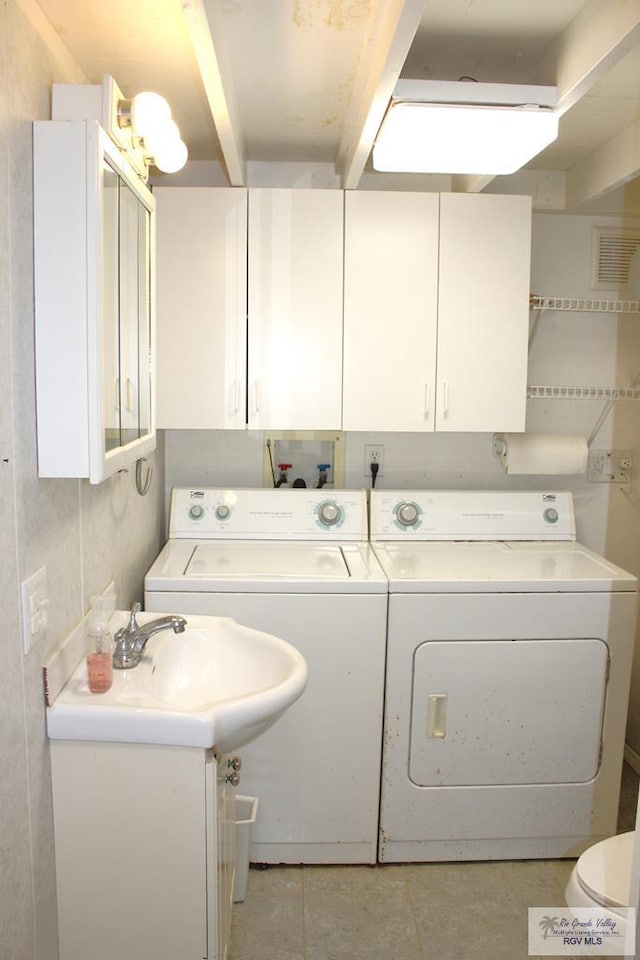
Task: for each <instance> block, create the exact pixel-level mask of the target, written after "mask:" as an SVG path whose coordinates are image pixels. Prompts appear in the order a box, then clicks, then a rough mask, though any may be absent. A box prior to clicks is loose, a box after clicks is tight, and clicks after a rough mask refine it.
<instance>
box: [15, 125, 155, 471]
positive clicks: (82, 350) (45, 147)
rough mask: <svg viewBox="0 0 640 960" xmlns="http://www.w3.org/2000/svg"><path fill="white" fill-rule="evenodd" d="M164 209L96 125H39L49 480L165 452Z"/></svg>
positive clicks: (42, 410) (40, 332)
mask: <svg viewBox="0 0 640 960" xmlns="http://www.w3.org/2000/svg"><path fill="white" fill-rule="evenodd" d="M153 236H154V201H153V197H152V195H151V192H150V191H149V190H148V189H147V187H146V186H145V184H144V183H142V182H141V180H140V179H139V178H138V177H137V176H136V174H135V173H134V172H133V171H131V170H130V168H129V166H128V164H127V161H126V160H125V159H124V157H123V156H122V155H121V153H120V151H119V150H118V149H117V148H116V147H115V145H114V144H113V143H112V141H111V140H110V138H109V137H108V136H107V135H106V134H105V133H104V131H103V130H102V129H101V128H100V126H99V124H98V123H97V122H96V121H92V120H89V121H85V120H82V121H43V122H37V123H35V124H34V245H35V298H36V303H35V306H36V388H37V418H38V473H39V475H40V476H41V477H85V478H88V479H89V480H90V481H91V482H92V483H100V482H101V481H102V480H104V479H105V478H107V477H109V476H111V475H112V474H114V473H115V472H116V471H117V470H120V469H122V468H123V467H125V466H127V465H128V464H130V463H132V462H133V461H134V460H137V459H139V458H140V457H143V456H145V455H146V454H147V453H149V452H150V451H151V450H153V449H154V447H155V432H154V417H153V395H154V390H153V364H152V356H153V349H154V264H153V248H154V244H153Z"/></svg>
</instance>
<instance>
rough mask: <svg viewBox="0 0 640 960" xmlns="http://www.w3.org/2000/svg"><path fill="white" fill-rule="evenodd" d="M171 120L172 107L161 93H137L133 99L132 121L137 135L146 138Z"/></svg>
mask: <svg viewBox="0 0 640 960" xmlns="http://www.w3.org/2000/svg"><path fill="white" fill-rule="evenodd" d="M170 122H171V107H170V106H169V104H168V103H167V101H166V100H165V98H164V97H161V96H160V94H159V93H149V92H145V93H137V94H136V96H135V97H134V98H133V100H132V101H131V123H132V125H133V129H134V131H135V134H136V136H138V137H142V139H146V138H147V137H148V136H149V135H150V134H151V133H153V131H154V130H156V129H157V128H158V127H162V126H163V125H165V124H167V123H170Z"/></svg>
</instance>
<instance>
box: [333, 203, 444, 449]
mask: <svg viewBox="0 0 640 960" xmlns="http://www.w3.org/2000/svg"><path fill="white" fill-rule="evenodd" d="M438 211H439V202H438V194H437V193H394V192H388V193H384V192H362V193H360V192H357V193H355V192H350V193H347V194H346V197H345V251H344V272H345V282H344V378H343V379H344V398H343V424H344V429H345V430H413V431H418V430H433V424H434V410H435V407H434V391H435V368H436V336H437V325H438Z"/></svg>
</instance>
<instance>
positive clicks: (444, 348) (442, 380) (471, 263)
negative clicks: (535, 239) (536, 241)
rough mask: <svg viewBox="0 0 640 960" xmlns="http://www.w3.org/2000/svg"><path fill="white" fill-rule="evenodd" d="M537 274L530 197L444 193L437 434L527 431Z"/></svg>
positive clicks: (439, 301)
mask: <svg viewBox="0 0 640 960" xmlns="http://www.w3.org/2000/svg"><path fill="white" fill-rule="evenodd" d="M530 269H531V199H530V197H514V196H498V195H493V196H492V195H489V194H460V193H444V194H441V196H440V269H439V282H438V361H437V371H436V376H437V390H438V396H437V400H436V430H477V431H485V432H492V431H494V430H507V431H509V430H512V431H521V430H524V428H525V415H526V400H527V339H528V335H529V294H530Z"/></svg>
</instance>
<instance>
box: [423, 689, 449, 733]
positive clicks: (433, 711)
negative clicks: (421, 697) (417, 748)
mask: <svg viewBox="0 0 640 960" xmlns="http://www.w3.org/2000/svg"><path fill="white" fill-rule="evenodd" d="M448 699H449V694H448V693H430V694H429V696H428V697H427V737H428V738H429V739H430V740H444V738H445V737H446V735H447V700H448Z"/></svg>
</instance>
